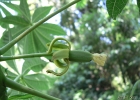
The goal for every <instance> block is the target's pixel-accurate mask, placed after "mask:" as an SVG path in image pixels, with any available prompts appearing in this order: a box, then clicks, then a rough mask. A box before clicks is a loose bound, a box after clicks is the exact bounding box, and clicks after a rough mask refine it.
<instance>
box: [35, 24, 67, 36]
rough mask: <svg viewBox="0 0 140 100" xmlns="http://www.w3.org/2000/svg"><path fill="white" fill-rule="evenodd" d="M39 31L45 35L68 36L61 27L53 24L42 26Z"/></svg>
mask: <svg viewBox="0 0 140 100" xmlns="http://www.w3.org/2000/svg"><path fill="white" fill-rule="evenodd" d="M37 30H38V31H41V32H42V33H43V34H52V35H66V32H65V31H64V30H63V29H62V28H61V27H60V26H58V25H55V24H51V23H45V24H42V25H40V26H39V27H38V28H37Z"/></svg>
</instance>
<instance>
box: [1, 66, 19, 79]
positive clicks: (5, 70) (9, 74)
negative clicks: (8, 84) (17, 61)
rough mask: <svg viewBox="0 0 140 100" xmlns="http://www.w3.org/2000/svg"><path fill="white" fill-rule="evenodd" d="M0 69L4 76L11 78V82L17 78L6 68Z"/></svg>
mask: <svg viewBox="0 0 140 100" xmlns="http://www.w3.org/2000/svg"><path fill="white" fill-rule="evenodd" d="M1 69H2V71H3V73H5V74H6V77H8V78H11V79H13V80H14V79H15V78H16V77H17V75H16V74H14V73H13V72H11V71H10V70H8V68H4V67H1Z"/></svg>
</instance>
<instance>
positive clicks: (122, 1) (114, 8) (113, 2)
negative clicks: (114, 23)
mask: <svg viewBox="0 0 140 100" xmlns="http://www.w3.org/2000/svg"><path fill="white" fill-rule="evenodd" d="M127 2H128V0H107V1H106V6H107V11H108V13H109V15H110V17H111V18H113V19H116V17H117V16H118V14H120V13H121V11H122V10H123V8H124V7H125V5H126V4H127Z"/></svg>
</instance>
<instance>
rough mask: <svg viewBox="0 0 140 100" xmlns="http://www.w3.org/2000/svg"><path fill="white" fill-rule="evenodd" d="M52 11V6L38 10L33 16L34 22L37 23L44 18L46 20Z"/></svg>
mask: <svg viewBox="0 0 140 100" xmlns="http://www.w3.org/2000/svg"><path fill="white" fill-rule="evenodd" d="M51 9H52V6H49V7H40V8H37V9H36V10H35V12H34V14H33V17H32V22H37V21H39V20H41V19H42V18H44V17H45V16H47V14H48V13H49V12H50V10H51Z"/></svg>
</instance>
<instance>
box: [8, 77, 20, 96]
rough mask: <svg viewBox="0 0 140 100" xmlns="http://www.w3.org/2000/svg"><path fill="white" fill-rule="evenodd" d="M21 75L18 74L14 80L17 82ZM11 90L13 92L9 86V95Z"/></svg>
mask: <svg viewBox="0 0 140 100" xmlns="http://www.w3.org/2000/svg"><path fill="white" fill-rule="evenodd" d="M21 77H22V75H18V76H17V77H16V78H15V79H14V81H15V82H17V81H18V80H19V79H20V78H21ZM11 92H12V89H11V88H9V89H8V90H7V95H10V94H11Z"/></svg>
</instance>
